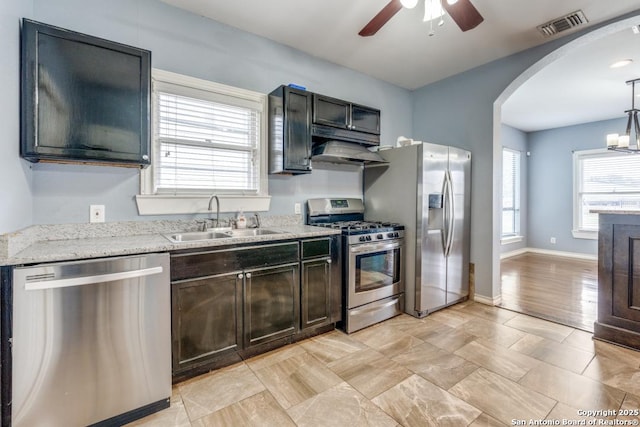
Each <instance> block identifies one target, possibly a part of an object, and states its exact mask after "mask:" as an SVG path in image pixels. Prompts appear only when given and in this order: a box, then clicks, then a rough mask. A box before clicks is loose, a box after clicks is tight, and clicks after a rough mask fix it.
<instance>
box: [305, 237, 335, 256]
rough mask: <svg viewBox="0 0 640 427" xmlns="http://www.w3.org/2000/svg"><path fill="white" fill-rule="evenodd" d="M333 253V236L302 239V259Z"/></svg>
mask: <svg viewBox="0 0 640 427" xmlns="http://www.w3.org/2000/svg"><path fill="white" fill-rule="evenodd" d="M329 255H331V238H326V237H325V238H321V239H313V240H303V241H302V259H309V258H317V257H322V256H329Z"/></svg>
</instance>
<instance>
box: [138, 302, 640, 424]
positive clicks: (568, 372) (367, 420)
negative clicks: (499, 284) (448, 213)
mask: <svg viewBox="0 0 640 427" xmlns="http://www.w3.org/2000/svg"><path fill="white" fill-rule="evenodd" d="M621 409H622V410H627V411H630V412H631V413H634V414H635V415H633V416H618V419H620V420H625V421H627V422H629V424H627V425H638V423H639V422H640V416H638V415H637V411H639V410H640V352H636V351H631V350H627V349H624V348H621V347H617V346H613V345H609V344H605V343H602V342H598V341H593V340H592V339H591V334H589V333H587V332H584V331H581V330H577V329H573V328H570V327H566V326H562V325H558V324H555V323H551V322H547V321H545V320H540V319H537V318H533V317H529V316H526V315H522V314H518V313H515V312H511V311H508V310H504V309H501V308H497V307H489V306H485V305H481V304H476V303H472V302H468V303H463V304H458V305H456V306H453V307H450V308H448V309H445V310H442V311H439V312H436V313H434V314H432V315H430V316H428V317H427V318H425V319H420V320H419V319H415V318H413V317H411V316H408V315H402V316H399V317H396V318H393V319H390V320H388V321H386V322H383V323H381V324H378V325H375V326H372V327H370V328H367V329H364V330H362V331H359V332H356V333H354V334H351V335H345V334H343V333H342V332H339V331H333V332H330V333H327V334H324V335H321V336H317V337H314V338H311V339H308V340H305V341H302V342H300V343H297V344H293V345H289V346H287V347H283V348H281V349H278V350H275V351H272V352H270V353H267V354H264V355H261V356H257V357H255V358H252V359H249V360H247V361H245V362H242V363H239V364H236V365H233V366H229V367H227V368H223V369H220V370H218V371H215V372H212V373H209V374H206V375H203V376H200V377H197V378H193V379H191V380H189V381H186V382H183V383H180V384H177V385H176V386H175V387H174V389H173V396H172V402H171V407H170V408H169V409H166V410H164V411H161V412H159V413H157V414H154V415H152V416H150V417H147V418H145V419H142V420H140V421H138V422H136V423H134V424H132V425H135V426H171V427H173V426H198V427H200V426H251V425H253V426H277V427H284V426H331V427H337V426H350V427H351V426H399V425H401V426H421V427H422V426H467V425H470V426H501V425H516V424H517V423H518V422H519V421H522V420H524V422H525V424H521V425H530V424H529V423H530V420H536V421H537V420H545V419H546V420H557V421H558V422H559V423H560V424H558V425H562V422H563V421H562V420H576V421H581V420H582V421H585V422H586V423H587V424H586V425H589V424H588V423H589V421H592V422H593V421H595V422H596V423H599V424H595V425H607V424H602V422H601V421H599V420H604V421H603V422H612V419H613V418H614V417H608V418H607V417H603V416H596V417H593V416H590V417H584V416H581V415H580V414H579V413H578V411H580V410H582V411H587V410H589V411H594V410H615V411H620V410H621ZM538 425H540V424H538ZM549 425H553V424H549ZM610 425H612V424H610Z"/></svg>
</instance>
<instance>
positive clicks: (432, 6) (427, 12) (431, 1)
mask: <svg viewBox="0 0 640 427" xmlns="http://www.w3.org/2000/svg"><path fill="white" fill-rule="evenodd" d="M443 15H444V9H443V8H442V3H440V0H424V17H423V18H422V22H427V21H431V20H434V19H438V18H441V17H442V16H443ZM442 24H444V21H443V20H442V19H440V21H439V22H438V26H442Z"/></svg>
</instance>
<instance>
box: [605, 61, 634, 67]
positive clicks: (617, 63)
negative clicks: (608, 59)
mask: <svg viewBox="0 0 640 427" xmlns="http://www.w3.org/2000/svg"><path fill="white" fill-rule="evenodd" d="M632 62H633V59H621V60H620V61H616V62H614V63H613V64H611V65H609V68H622V67H626V66H627V65H629V64H631V63H632Z"/></svg>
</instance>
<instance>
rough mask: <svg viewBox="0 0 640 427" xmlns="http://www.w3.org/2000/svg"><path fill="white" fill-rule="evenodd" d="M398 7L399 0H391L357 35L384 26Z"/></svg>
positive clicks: (369, 34)
mask: <svg viewBox="0 0 640 427" xmlns="http://www.w3.org/2000/svg"><path fill="white" fill-rule="evenodd" d="M444 1H446V0H444ZM400 9H402V4H401V3H400V0H391V1H390V2H389V3H387V5H386V6H385V7H383V8H382V10H381V11H380V12H378V14H377V15H376V16H374V17H373V19H372V20H371V21H369V23H368V24H367V25H365V26H364V28H363V29H362V30H360V32H359V33H358V35H360V36H362V37H369V36H372V35H374V34H375V33H377V32H378V30H379V29H380V28H382V27H383V26H384V24H386V23H387V21H389V19H391V18H393V15H395V14H396V13H398V12H399V11H400Z"/></svg>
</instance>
